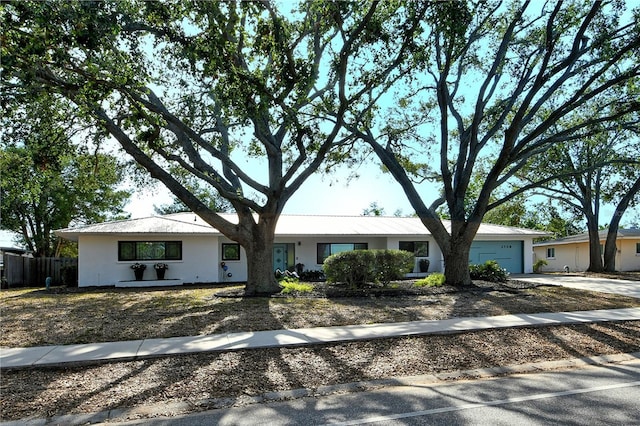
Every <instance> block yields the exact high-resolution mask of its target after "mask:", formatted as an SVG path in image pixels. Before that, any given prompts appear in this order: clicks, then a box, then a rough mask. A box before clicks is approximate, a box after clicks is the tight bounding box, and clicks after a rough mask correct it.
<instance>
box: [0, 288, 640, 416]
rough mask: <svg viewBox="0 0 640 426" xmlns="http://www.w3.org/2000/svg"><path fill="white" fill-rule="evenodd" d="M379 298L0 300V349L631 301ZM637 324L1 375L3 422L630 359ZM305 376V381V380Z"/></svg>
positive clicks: (200, 294) (145, 293)
mask: <svg viewBox="0 0 640 426" xmlns="http://www.w3.org/2000/svg"><path fill="white" fill-rule="evenodd" d="M477 284H478V285H477V286H476V287H472V288H469V289H465V290H462V291H460V290H457V289H450V288H437V289H425V290H421V291H419V292H415V293H412V294H409V293H411V292H409V291H405V290H404V289H402V288H396V289H394V290H395V292H394V291H390V292H387V291H386V290H385V291H379V292H374V293H375V294H376V296H371V295H368V296H365V295H354V294H350V295H348V294H347V295H342V296H340V295H337V294H333V295H331V296H330V297H328V296H327V294H328V293H329V294H331V291H329V292H327V289H324V290H323V289H322V288H318V289H316V290H315V291H314V293H313V294H311V295H306V296H303V297H274V298H249V299H244V298H233V297H217V296H215V294H216V293H219V292H220V291H221V290H224V291H226V292H227V294H228V293H229V292H233V290H234V289H230V288H226V289H220V288H216V287H200V288H176V289H163V290H115V289H93V290H89V291H80V290H63V289H58V290H57V291H55V292H52V293H47V292H46V291H43V290H35V289H25V290H10V291H2V292H0V296H1V302H2V337H1V339H2V340H1V343H0V344H1V345H2V346H3V347H7V346H9V347H16V346H33V345H50V344H70V343H89V342H96V341H113V340H123V339H127V340H128V339H139V338H151V337H171V336H181V335H199V334H211V333H222V332H230V331H247V330H265V329H279V328H299V327H312V326H324V325H347V324H356V323H374V322H393V321H410V320H421V319H443V318H452V317H460V316H485V315H500V314H507V313H533V312H548V311H571V310H589V309H609V308H622V307H632V306H640V300H639V299H633V298H627V297H622V296H615V295H606V294H602V293H591V292H583V291H576V290H571V289H565V288H560V287H549V286H541V287H531V286H524V285H521V284H520V283H517V282H513V283H511V284H510V285H492V284H487V283H477ZM639 347H640V321H627V322H620V323H607V324H600V325H573V326H550V327H537V328H518V329H508V330H488V331H482V332H474V333H463V334H457V335H443V336H422V337H409V338H397V339H381V340H373V341H365V342H353V343H345V344H329V345H317V346H310V347H298V348H278V349H259V350H242V351H235V352H227V353H210V354H198V355H189V356H178V357H165V358H156V359H148V360H138V361H129V362H113V363H105V364H100V365H92V366H81V367H79V366H76V367H64V368H39V369H27V370H16V371H11V370H9V371H3V372H2V383H1V384H0V395H1V396H0V398H1V403H2V411H1V418H2V420H15V419H24V418H38V417H50V416H54V415H60V414H70V413H89V412H97V411H104V410H109V409H114V408H126V407H139V406H144V405H148V404H158V403H171V402H184V401H188V402H189V403H190V404H191V407H192V408H191V409H190V410H189V411H197V410H203V409H207V408H214V407H220V406H231V405H237V404H242V403H246V401H247V400H248V398H249V397H251V396H259V395H262V394H264V393H266V392H272V391H283V390H289V389H299V388H306V389H318V388H319V387H321V386H325V385H332V384H340V383H350V382H359V381H366V380H375V379H382V378H390V377H398V376H407V375H417V374H431V373H439V372H454V371H458V370H465V369H473V368H487V367H494V366H499V365H512V364H524V363H529V362H538V361H543V360H559V359H566V358H574V357H582V356H593V355H602V354H614V353H624V352H633V351H637V350H638V348H639ZM310 373H312V374H310Z"/></svg>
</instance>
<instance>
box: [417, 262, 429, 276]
mask: <svg viewBox="0 0 640 426" xmlns="http://www.w3.org/2000/svg"><path fill="white" fill-rule="evenodd" d="M430 263H431V262H429V259H420V260H419V261H418V267H419V268H420V272H423V273H424V272H429V264H430Z"/></svg>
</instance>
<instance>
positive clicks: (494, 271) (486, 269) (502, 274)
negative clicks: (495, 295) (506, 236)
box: [469, 260, 509, 283]
mask: <svg viewBox="0 0 640 426" xmlns="http://www.w3.org/2000/svg"><path fill="white" fill-rule="evenodd" d="M469 273H470V274H471V279H472V280H481V281H489V282H494V283H495V282H505V281H507V279H508V278H509V273H508V272H507V270H506V269H504V268H501V267H500V265H499V264H498V262H496V261H495V260H487V261H486V262H485V263H483V264H481V265H469Z"/></svg>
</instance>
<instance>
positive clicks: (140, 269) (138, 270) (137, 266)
mask: <svg viewBox="0 0 640 426" xmlns="http://www.w3.org/2000/svg"><path fill="white" fill-rule="evenodd" d="M131 269H133V273H134V274H135V275H136V281H142V276H143V275H144V270H145V269H147V265H145V264H143V263H137V262H136V263H134V264H133V265H131Z"/></svg>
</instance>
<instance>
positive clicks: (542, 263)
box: [533, 259, 548, 273]
mask: <svg viewBox="0 0 640 426" xmlns="http://www.w3.org/2000/svg"><path fill="white" fill-rule="evenodd" d="M547 265H548V263H547V261H546V260H544V259H539V260H537V261H536V263H534V264H533V272H535V273H538V272H540V270H541V269H542V267H543V266H547Z"/></svg>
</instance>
